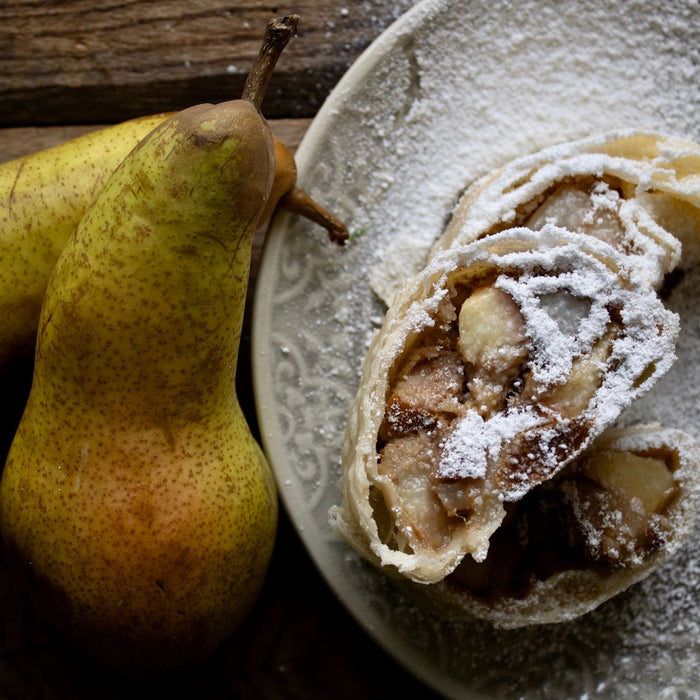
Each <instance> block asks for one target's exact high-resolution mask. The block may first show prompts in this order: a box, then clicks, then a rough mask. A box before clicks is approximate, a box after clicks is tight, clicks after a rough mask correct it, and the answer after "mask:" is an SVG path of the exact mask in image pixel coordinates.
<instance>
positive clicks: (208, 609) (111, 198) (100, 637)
mask: <svg viewBox="0 0 700 700" xmlns="http://www.w3.org/2000/svg"><path fill="white" fill-rule="evenodd" d="M297 19H298V18H297V17H296V16H291V17H285V18H282V19H276V20H273V21H271V22H270V24H269V25H268V28H267V32H266V35H265V40H264V42H263V47H262V49H261V52H260V55H259V57H258V60H257V61H256V64H255V66H254V67H253V70H252V71H251V74H250V76H249V78H248V81H247V82H246V86H245V89H244V92H243V99H240V100H235V101H231V102H227V103H223V104H220V105H198V106H195V107H192V108H189V109H186V110H184V111H182V112H180V113H178V114H176V115H174V116H172V117H170V118H169V119H167V120H166V121H164V122H163V123H162V124H161V125H159V126H158V127H156V128H155V129H154V130H153V131H152V132H151V133H150V134H149V135H148V136H147V137H146V138H145V139H144V140H143V141H141V142H140V144H139V145H138V146H137V147H136V148H135V149H134V150H133V151H132V152H131V153H130V154H129V155H128V156H127V157H126V158H125V159H124V160H123V161H122V163H121V165H120V166H119V167H118V168H117V169H116V171H115V172H114V174H113V175H112V176H111V177H110V178H109V179H108V180H107V182H106V183H105V185H104V186H103V187H102V189H101V190H100V193H99V194H98V195H97V197H96V198H95V200H94V202H93V203H92V205H91V206H90V207H89V208H88V210H87V211H86V213H85V215H84V216H83V218H82V220H81V222H80V224H79V226H78V228H77V229H76V231H75V233H74V235H73V236H72V237H71V238H70V240H69V241H68V243H67V245H66V247H65V249H64V250H63V252H62V253H61V255H60V257H59V259H58V262H57V264H56V267H55V268H54V271H53V273H52V276H51V279H50V281H49V285H48V288H47V292H46V296H45V299H44V304H43V306H42V312H41V317H40V321H39V332H38V338H37V349H36V356H35V366H34V375H33V383H32V388H31V393H30V396H29V399H28V402H27V407H26V410H25V412H24V414H23V416H22V419H21V421H20V425H19V427H18V430H17V433H16V436H15V439H14V441H13V443H12V446H11V448H10V453H9V456H8V459H7V463H6V466H5V470H4V472H3V475H2V480H1V481H0V527H1V529H2V535H3V539H4V542H5V546H6V550H7V555H8V560H9V561H10V563H11V564H12V566H13V568H14V569H15V570H16V571H17V572H18V575H19V576H21V577H22V580H23V583H24V585H25V586H26V587H27V589H28V590H29V591H30V593H31V594H32V595H33V597H34V598H35V600H36V601H37V604H38V605H39V606H40V608H41V609H42V610H43V611H44V612H45V613H46V615H47V616H48V617H49V619H51V620H52V621H53V622H54V624H56V625H57V626H58V627H59V628H60V629H61V630H62V631H63V632H64V633H65V635H66V636H67V637H68V638H69V639H72V640H73V641H74V642H76V643H77V644H78V645H80V646H82V647H83V648H84V649H85V650H86V651H87V652H88V654H90V655H92V656H93V657H94V658H95V659H96V660H97V661H98V662H99V663H100V664H102V665H104V666H106V667H108V668H111V669H114V670H117V671H119V672H122V673H126V674H129V675H138V676H144V675H152V674H162V673H165V672H168V671H170V670H172V669H176V668H177V669H180V668H184V667H188V666H192V665H194V664H197V663H200V662H201V661H202V660H203V659H204V658H206V657H207V656H208V655H209V654H210V653H211V652H212V650H214V649H215V648H216V647H217V646H218V645H219V644H220V643H221V642H222V640H223V639H225V638H226V637H227V636H228V635H230V633H231V632H232V631H233V630H235V629H236V628H237V626H238V625H239V624H240V622H241V621H242V620H243V619H244V618H245V617H246V615H247V614H248V612H249V610H250V608H251V606H252V605H253V603H254V602H255V600H256V598H257V597H258V594H259V591H260V588H261V585H262V583H263V581H264V578H265V575H266V569H267V566H268V562H269V559H270V556H271V552H272V549H273V544H274V539H275V533H276V524H277V507H278V506H277V497H276V490H275V485H274V481H273V477H272V474H271V470H270V468H269V466H268V464H267V462H266V460H265V457H264V456H263V453H262V451H261V449H260V447H259V446H258V444H257V443H256V442H255V440H254V438H253V436H252V434H251V432H250V430H249V427H248V425H247V423H246V421H245V418H244V415H243V413H242V411H241V407H240V405H239V402H238V399H237V397H236V394H235V389H234V381H235V370H236V361H237V355H238V345H239V338H240V333H241V324H242V317H243V310H244V304H245V295H246V287H247V281H248V271H249V262H250V255H251V240H252V236H253V233H254V231H255V229H256V227H257V225H258V223H259V220H260V217H261V215H262V213H263V211H264V209H265V206H266V203H267V201H268V198H269V197H270V193H271V189H272V184H273V179H274V174H275V153H274V146H273V140H272V136H271V133H270V130H269V128H268V125H267V124H266V122H265V120H264V119H263V117H262V116H261V114H260V109H259V108H260V102H261V100H262V95H263V93H264V91H265V88H266V86H267V81H268V80H269V76H270V73H271V71H272V69H273V68H274V65H275V63H276V61H277V57H278V56H279V54H280V52H281V50H282V48H283V47H284V45H286V43H287V41H288V40H289V38H290V37H291V36H292V35H293V34H294V32H295V27H296V23H297Z"/></svg>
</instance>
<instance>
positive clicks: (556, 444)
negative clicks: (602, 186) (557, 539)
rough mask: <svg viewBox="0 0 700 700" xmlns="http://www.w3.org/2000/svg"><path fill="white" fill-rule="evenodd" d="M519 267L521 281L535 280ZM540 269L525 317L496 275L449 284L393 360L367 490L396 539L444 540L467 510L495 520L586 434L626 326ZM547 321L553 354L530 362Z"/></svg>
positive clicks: (406, 547)
mask: <svg viewBox="0 0 700 700" xmlns="http://www.w3.org/2000/svg"><path fill="white" fill-rule="evenodd" d="M526 277H528V276H527V275H523V277H522V278H521V279H519V280H516V287H517V284H520V285H521V286H523V287H528V288H529V287H531V286H532V285H533V280H532V279H529V278H528V279H526ZM457 278H459V276H457ZM538 280H539V283H538V284H537V285H536V286H537V288H538V289H539V288H541V291H542V293H541V294H540V295H539V296H537V298H536V300H535V301H533V302H530V303H529V304H523V306H529V307H531V308H530V312H529V314H528V315H529V320H528V319H526V318H525V316H524V315H523V311H522V309H521V306H519V305H518V303H516V301H515V300H514V298H513V296H511V294H510V293H508V292H506V291H504V289H503V288H502V287H504V286H508V285H507V284H506V283H505V282H504V281H503V280H499V278H490V279H489V278H484V279H480V280H478V281H476V282H475V281H470V283H469V285H463V284H460V283H459V282H457V283H455V284H454V285H453V286H451V287H450V289H449V294H447V295H446V296H445V298H444V299H443V300H442V301H441V303H440V307H439V309H438V310H437V312H436V314H435V317H436V322H435V324H434V325H432V326H430V327H429V328H427V329H425V330H424V331H423V333H422V334H421V336H420V337H419V339H418V340H417V341H416V342H415V343H414V344H413V345H412V346H411V347H410V348H409V349H408V351H407V352H406V353H405V354H404V355H403V357H402V359H401V360H400V361H399V362H398V363H397V365H396V370H395V372H394V373H393V378H392V379H391V380H390V384H389V392H388V396H387V401H386V405H385V413H384V420H383V422H382V425H381V428H380V431H379V440H378V445H377V449H378V455H379V460H378V479H377V484H376V485H377V486H378V488H379V490H380V492H381V496H382V498H376V497H375V499H374V500H375V510H376V511H377V516H378V519H380V520H382V522H387V521H389V523H390V524H391V527H389V530H390V531H391V537H390V539H391V540H392V541H393V546H394V547H396V548H397V549H399V550H402V551H413V549H415V548H416V547H430V548H432V549H439V548H440V547H441V546H443V545H445V544H447V543H448V542H449V541H450V540H451V539H452V538H453V537H455V536H458V534H457V533H459V531H460V528H462V527H463V526H464V523H465V522H467V521H469V519H470V518H479V519H480V520H481V522H482V524H483V523H484V522H486V523H493V526H492V527H491V529H492V530H493V529H495V528H496V527H497V526H498V523H500V521H501V520H502V518H503V514H504V511H503V502H504V501H511V500H513V501H514V500H517V499H518V498H520V497H521V496H522V495H523V494H524V493H526V492H527V491H529V490H530V489H531V488H533V487H534V486H535V485H537V484H539V483H541V482H543V481H545V480H546V479H547V478H549V476H550V475H551V473H552V471H553V470H555V469H557V468H558V467H559V466H560V464H561V462H562V461H563V460H565V459H566V457H567V455H568V454H570V453H571V452H572V451H573V450H575V449H577V448H578V447H579V444H580V443H581V442H582V440H584V438H585V435H586V431H587V427H588V422H589V419H588V418H587V416H586V409H587V407H588V404H589V403H590V401H591V400H592V398H593V396H594V394H595V392H596V391H597V390H598V389H599V388H600V386H601V382H602V376H603V372H604V369H605V367H606V364H607V363H608V361H609V357H610V354H611V347H612V340H613V338H615V337H616V336H617V335H618V334H619V333H620V332H621V327H620V324H619V322H618V321H617V320H616V317H617V314H616V312H615V310H614V309H607V308H605V307H603V306H601V307H599V308H595V309H594V308H593V307H594V302H592V301H591V300H590V299H587V298H585V297H583V296H578V295H576V294H572V293H571V290H568V289H562V288H561V287H559V288H557V287H556V285H555V284H550V282H552V281H553V280H554V278H549V277H547V276H546V275H544V276H541V277H540V278H538ZM511 282H512V279H511ZM509 284H510V283H509ZM511 286H512V285H511ZM550 288H551V289H550ZM513 289H515V287H513ZM552 290H554V291H552ZM521 291H522V290H521ZM591 318H593V321H592V320H591ZM548 323H549V324H550V325H551V326H552V327H551V328H550V329H549V330H548V331H546V332H545V335H546V336H547V337H548V338H549V339H550V340H551V341H552V343H553V346H552V347H551V348H548V349H547V352H548V353H549V354H550V355H557V357H549V359H548V361H547V362H545V363H544V364H546V365H547V366H537V362H535V361H534V359H533V358H534V357H537V358H539V361H540V364H542V361H541V356H542V355H543V353H544V354H545V355H547V352H544V350H543V348H540V347H535V346H536V345H537V344H538V343H539V344H543V337H544V336H543V335H542V332H543V331H542V328H540V329H539V331H540V335H538V334H537V333H536V332H533V329H532V326H533V324H535V325H537V324H539V325H543V326H544V325H547V324H548ZM528 326H530V329H528ZM593 326H594V327H595V334H593V336H594V337H592V338H584V337H583V336H586V335H587V334H589V333H590V331H591V328H592V327H593ZM576 348H578V349H576ZM565 356H568V362H567V360H566V357H565ZM557 362H561V364H562V367H561V368H559V372H554V371H553V366H554V365H556V363H557ZM382 508H383V509H385V510H386V512H385V513H380V512H379V511H381V510H382ZM487 548H488V547H487V546H486V547H483V546H482V547H481V550H478V551H476V552H474V555H475V556H476V557H477V558H479V557H481V558H483V556H485V554H486V549H487Z"/></svg>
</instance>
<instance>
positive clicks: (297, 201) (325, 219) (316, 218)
mask: <svg viewBox="0 0 700 700" xmlns="http://www.w3.org/2000/svg"><path fill="white" fill-rule="evenodd" d="M278 207H279V208H281V209H283V210H285V211H288V212H291V213H294V214H299V215H301V216H303V217H305V218H307V219H309V220H310V221H313V222H314V223H316V224H319V225H320V226H323V228H325V229H326V230H327V231H328V236H329V238H330V239H331V240H332V241H333V242H334V243H338V244H340V245H344V243H345V241H347V240H348V238H349V234H348V229H347V228H346V227H345V224H344V223H343V222H342V221H341V220H340V219H338V218H337V217H336V216H334V215H333V214H331V213H330V212H329V211H328V210H327V209H325V208H324V207H322V206H321V205H320V204H319V203H318V202H316V201H314V200H313V199H312V198H311V197H310V196H309V195H308V194H307V193H306V192H305V191H304V190H302V189H300V188H299V187H293V188H292V189H291V190H290V191H289V192H287V194H285V195H284V197H282V198H281V199H280V201H279V203H278Z"/></svg>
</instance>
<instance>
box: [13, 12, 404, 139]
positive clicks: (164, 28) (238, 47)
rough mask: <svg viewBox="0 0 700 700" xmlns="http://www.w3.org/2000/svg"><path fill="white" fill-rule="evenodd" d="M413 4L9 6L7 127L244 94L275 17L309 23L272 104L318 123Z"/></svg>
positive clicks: (112, 117)
mask: <svg viewBox="0 0 700 700" xmlns="http://www.w3.org/2000/svg"><path fill="white" fill-rule="evenodd" d="M413 4H414V0H393V1H392V2H382V1H381V0H346V1H345V2H343V3H342V4H341V3H338V2H331V1H330V0H319V1H315V0H297V2H294V3H288V2H283V3H270V2H265V1H264V0H251V1H250V2H246V3H239V4H232V3H230V2H224V1H223V0H198V1H197V2H193V1H192V0H159V1H158V2H152V1H150V0H103V1H101V2H93V1H91V0H64V1H62V2H55V1H49V0H6V1H5V2H3V3H0V126H30V125H33V126H36V125H73V124H95V123H112V122H116V121H122V120H124V119H127V118H129V117H133V116H138V115H140V114H150V113H155V112H160V111H168V110H175V109H182V108H183V107H186V106H189V105H190V104H193V103H197V102H212V101H213V102H220V101H222V100H225V99H232V98H235V97H238V96H239V95H240V92H241V89H242V86H243V82H244V80H245V76H246V74H247V72H248V69H249V68H250V65H251V64H252V62H253V59H254V58H255V56H256V55H257V53H258V49H259V47H260V41H261V39H262V35H263V32H264V28H265V25H266V23H267V22H268V20H269V19H271V18H272V17H273V16H275V15H281V14H292V13H296V14H298V15H300V17H301V21H300V23H299V31H298V36H297V38H296V39H295V40H294V41H292V42H290V45H289V46H288V47H287V48H286V49H285V52H284V54H283V56H282V57H281V59H280V61H279V64H278V67H277V70H276V72H275V75H274V77H273V79H272V82H271V84H270V89H269V91H268V95H267V97H266V99H265V103H264V105H263V108H264V111H265V114H266V115H267V116H268V117H311V116H313V115H314V114H315V113H316V111H317V110H318V108H319V106H320V105H321V104H322V103H323V100H324V99H325V98H326V96H327V95H328V93H329V92H330V90H331V89H332V88H333V86H334V85H335V84H336V82H337V81H338V79H339V78H340V76H341V75H342V74H343V73H344V72H345V71H346V70H347V68H348V67H349V66H350V64H351V63H352V62H353V61H354V60H355V58H356V57H357V56H358V55H359V53H360V52H361V51H362V50H363V49H364V48H365V47H366V46H367V45H368V44H369V43H370V41H371V40H372V39H374V38H375V37H376V36H377V35H378V34H379V33H380V32H381V31H382V30H383V29H384V28H385V27H386V26H388V25H389V24H390V23H391V22H392V21H393V20H394V19H395V18H396V17H398V16H399V15H400V14H401V13H402V12H403V11H405V10H406V9H408V8H409V7H410V6H411V5H413Z"/></svg>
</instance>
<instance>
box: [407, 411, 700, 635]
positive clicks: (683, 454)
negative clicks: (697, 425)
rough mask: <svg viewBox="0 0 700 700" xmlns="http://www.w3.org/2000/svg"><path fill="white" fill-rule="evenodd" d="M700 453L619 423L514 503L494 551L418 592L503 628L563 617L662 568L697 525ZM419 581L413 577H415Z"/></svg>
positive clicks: (446, 610) (680, 435)
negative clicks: (549, 478)
mask: <svg viewBox="0 0 700 700" xmlns="http://www.w3.org/2000/svg"><path fill="white" fill-rule="evenodd" d="M699 467H700V450H699V448H698V446H697V444H696V443H695V441H694V440H693V439H692V438H691V437H690V436H689V435H687V434H686V433H684V432H682V431H680V430H675V429H671V428H664V427H661V426H659V425H637V426H633V427H631V428H617V429H610V430H608V431H606V432H604V433H603V435H602V436H601V437H600V438H598V440H597V441H596V442H595V443H594V444H593V446H592V447H591V448H590V449H589V450H588V451H586V452H585V453H584V454H583V455H581V456H580V457H579V458H578V459H576V460H575V461H574V462H572V463H571V464H570V465H568V466H567V467H566V468H565V469H564V470H562V472H560V473H559V474H558V475H557V476H556V477H555V478H554V479H552V480H550V481H548V482H546V483H543V484H542V485H541V486H538V487H537V488H535V489H533V490H532V491H530V492H529V493H528V494H527V495H526V496H525V497H524V498H523V499H522V500H520V501H518V502H516V503H510V504H508V505H507V507H506V508H507V515H506V518H505V520H504V522H503V524H502V525H501V527H500V528H499V530H498V531H497V533H496V534H495V536H494V537H493V538H492V544H491V548H490V550H489V554H488V556H487V557H486V559H485V560H484V561H483V562H480V563H477V562H475V561H474V560H473V559H471V558H469V557H467V558H465V559H464V560H463V562H462V563H461V564H460V566H458V567H457V569H456V570H455V571H454V573H452V574H451V575H449V576H448V577H446V578H445V579H444V580H443V581H441V582H439V583H437V584H435V585H433V586H413V588H412V590H411V594H412V595H416V596H418V597H419V598H420V599H421V600H422V602H423V603H424V604H425V605H427V606H429V607H433V608H436V609H438V610H439V611H440V612H441V613H442V614H446V615H449V616H450V617H451V618H455V617H456V618H467V619H468V618H480V619H485V620H488V621H490V622H491V623H493V624H494V625H495V626H496V627H503V628H514V627H521V626H524V625H531V624H542V623H552V622H562V621H565V620H570V619H572V618H575V617H577V616H579V615H582V614H584V613H587V612H589V611H590V610H592V609H594V608H596V607H597V606H598V605H600V604H601V603H602V602H604V601H606V600H608V599H609V598H611V597H613V596H614V595H617V594H618V593H620V592H621V591H623V590H625V589H626V588H628V587H629V586H631V585H632V584H634V583H636V582H637V581H640V580H641V579H643V578H644V577H646V576H647V575H648V574H649V573H650V572H651V571H652V570H654V569H657V568H658V567H659V566H661V565H662V564H663V563H664V562H666V561H667V560H668V559H669V557H671V556H672V555H673V554H674V553H675V552H676V551H677V550H678V548H679V547H680V545H681V544H682V542H683V541H684V539H685V537H686V536H687V535H688V533H689V531H690V530H691V529H692V526H693V523H694V517H695V512H696V508H697V504H698V496H699V490H700V473H699V471H698V469H699ZM409 585H410V584H409Z"/></svg>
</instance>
